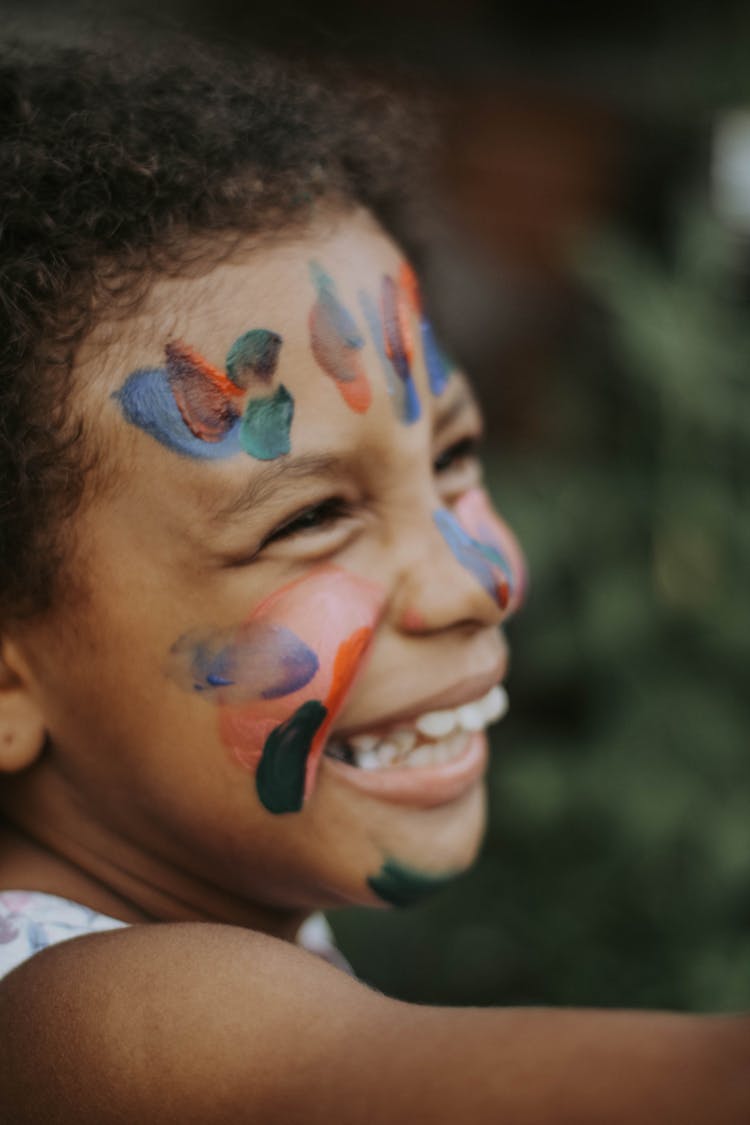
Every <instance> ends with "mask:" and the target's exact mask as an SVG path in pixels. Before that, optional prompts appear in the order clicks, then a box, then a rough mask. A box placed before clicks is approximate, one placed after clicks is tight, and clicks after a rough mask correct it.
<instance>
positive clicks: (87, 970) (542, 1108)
mask: <svg viewBox="0 0 750 1125" xmlns="http://www.w3.org/2000/svg"><path fill="white" fill-rule="evenodd" d="M0 1106H1V1107H2V1114H1V1116H2V1121H3V1122H4V1123H5V1125H31V1123H33V1125H39V1123H40V1122H44V1123H45V1125H58V1123H59V1125H63V1123H70V1125H109V1123H110V1122H111V1123H113V1125H114V1123H115V1122H117V1123H122V1122H134V1123H135V1122H137V1123H139V1125H140V1123H142V1122H149V1123H150V1122H154V1123H156V1122H158V1123H159V1125H171V1123H175V1125H177V1123H179V1125H193V1123H194V1125H214V1123H217V1125H218V1123H221V1125H224V1123H227V1125H229V1123H232V1125H241V1123H243V1122H248V1123H250V1122H263V1123H264V1125H275V1123H279V1125H294V1123H296V1122H299V1123H300V1125H302V1123H304V1125H318V1123H320V1125H323V1123H326V1125H330V1123H331V1122H336V1123H337V1125H339V1123H341V1125H348V1123H352V1125H354V1123H360V1122H361V1123H362V1125H380V1123H382V1125H398V1123H400V1122H404V1125H406V1123H408V1125H413V1123H415V1122H423V1121H424V1122H430V1123H432V1122H435V1123H438V1125H439V1123H442V1122H445V1123H446V1125H455V1123H456V1122H459V1121H465V1122H470V1123H471V1125H484V1123H485V1122H486V1123H488V1125H489V1123H492V1125H498V1123H503V1122H507V1123H508V1125H532V1123H533V1125H589V1123H590V1125H621V1123H622V1125H625V1123H628V1125H630V1123H633V1125H635V1123H636V1122H637V1123H638V1125H646V1123H649V1122H654V1125H657V1123H658V1125H665V1123H667V1122H679V1123H680V1125H693V1123H698V1122H700V1123H706V1125H709V1123H710V1125H716V1123H717V1122H721V1123H722V1125H733V1123H735V1122H736V1123H737V1125H747V1122H748V1121H750V1020H748V1019H746V1018H744V1017H743V1018H741V1017H695V1016H679V1015H669V1014H656V1013H655V1014H645V1013H635V1012H603V1011H602V1012H596V1011H576V1010H542V1009H487V1010H475V1009H446V1008H431V1007H418V1006H415V1005H410V1004H402V1003H400V1002H397V1001H394V1000H389V999H387V998H385V997H383V996H381V995H379V994H378V993H375V992H373V991H371V990H370V989H368V988H366V987H365V986H364V985H362V984H360V983H358V982H357V981H354V980H351V979H350V978H348V977H347V976H346V975H345V974H343V973H340V972H338V971H337V970H335V969H332V968H330V967H329V966H328V965H326V964H324V963H323V962H320V961H318V960H317V959H316V958H315V957H313V956H312V955H310V954H306V953H304V952H302V951H300V950H298V949H296V948H294V947H292V946H288V945H286V944H284V943H282V942H279V941H275V940H273V939H271V938H266V937H263V936H261V935H258V934H253V933H248V932H247V931H243V930H240V929H235V928H231V927H224V926H213V925H202V924H184V925H159V926H142V927H134V928H132V929H129V930H122V931H115V932H112V933H107V934H101V935H96V936H91V937H85V938H81V939H78V940H76V941H72V942H68V943H65V944H63V945H59V946H56V947H53V948H51V949H49V950H47V951H45V952H43V953H41V954H39V955H38V956H36V957H34V958H33V959H32V960H30V961H28V962H26V963H25V964H24V965H22V966H21V967H20V968H19V969H17V970H16V971H15V972H14V973H12V974H11V975H10V976H9V977H7V978H6V980H5V981H4V982H3V983H2V984H0Z"/></svg>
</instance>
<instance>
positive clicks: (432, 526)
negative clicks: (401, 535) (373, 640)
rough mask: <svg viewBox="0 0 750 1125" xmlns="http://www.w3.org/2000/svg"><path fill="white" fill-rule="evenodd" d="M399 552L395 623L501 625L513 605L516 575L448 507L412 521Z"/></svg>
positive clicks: (422, 627) (419, 628)
mask: <svg viewBox="0 0 750 1125" xmlns="http://www.w3.org/2000/svg"><path fill="white" fill-rule="evenodd" d="M408 540H409V541H408V548H407V549H406V550H404V551H403V553H402V555H401V566H400V568H399V573H398V576H397V586H396V593H395V596H394V599H393V603H392V605H393V614H394V621H395V622H396V624H397V626H398V628H400V629H401V630H403V631H405V632H408V633H430V632H442V631H444V630H447V629H455V628H466V627H472V626H473V627H474V628H481V627H487V626H497V625H500V624H502V622H503V621H504V620H505V618H506V617H507V616H508V614H509V612H510V611H511V610H512V609H513V608H514V606H515V598H514V593H513V589H512V579H511V580H509V577H510V576H509V575H508V573H507V571H506V570H504V569H503V567H502V566H500V565H498V563H497V562H496V561H495V560H493V558H492V555H491V552H486V551H485V550H484V549H483V546H482V545H481V544H480V543H478V542H477V541H476V540H474V539H472V537H471V536H470V535H469V534H468V533H467V532H466V530H465V529H464V528H463V527H462V526H461V524H460V523H459V521H458V519H457V518H456V516H455V515H454V514H453V513H451V512H450V511H448V510H447V509H446V508H439V507H438V508H435V510H433V511H432V512H430V513H429V517H428V518H427V519H425V520H420V521H419V522H418V523H417V522H416V521H415V523H414V524H413V525H412V527H411V529H410V530H409V533H408Z"/></svg>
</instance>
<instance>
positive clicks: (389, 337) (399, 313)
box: [380, 275, 422, 425]
mask: <svg viewBox="0 0 750 1125" xmlns="http://www.w3.org/2000/svg"><path fill="white" fill-rule="evenodd" d="M380 310H381V316H382V320H383V339H384V347H385V354H386V355H387V357H388V359H389V361H390V363H391V365H392V367H393V370H394V371H395V372H396V374H397V375H398V377H399V379H400V380H401V383H402V387H403V391H402V399H401V420H402V421H403V422H406V424H407V425H411V423H412V422H417V421H418V420H419V417H420V415H421V413H422V408H421V406H420V403H419V396H418V395H417V388H416V386H415V385H414V379H413V377H412V363H413V362H414V339H413V336H412V331H411V324H410V323H409V309H408V304H407V301H406V296H405V294H404V293H403V291H402V289H401V288H400V286H398V285H397V284H396V282H395V281H394V280H393V278H392V277H388V276H387V275H386V276H385V277H384V278H383V279H382V281H381V284H380Z"/></svg>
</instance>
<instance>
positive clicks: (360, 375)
mask: <svg viewBox="0 0 750 1125" xmlns="http://www.w3.org/2000/svg"><path fill="white" fill-rule="evenodd" d="M309 324H310V345H311V347H312V353H313V356H314V357H315V361H316V363H317V364H318V366H319V367H321V368H322V369H323V371H325V373H326V375H329V376H330V377H331V379H333V381H334V383H335V384H336V386H337V387H338V389H339V391H340V392H341V397H342V398H343V400H344V402H345V403H346V404H347V406H349V407H350V408H351V409H352V410H353V411H355V413H356V414H364V413H365V411H366V410H367V409H368V407H369V406H370V403H371V402H372V388H371V387H370V382H369V380H368V378H367V374H366V372H365V369H364V367H363V365H362V360H361V358H360V355H359V350H358V349H357V348H354V347H351V346H349V345H348V344H346V342H345V341H344V340H342V339H341V337H340V335H339V333H338V332H337V331H336V326H335V325H334V324H332V323H331V320H330V318H329V317H328V315H327V313H326V310H325V307H324V306H323V305H322V304H321V303H320V302H316V303H315V304H314V305H313V307H312V309H311V310H310V319H309Z"/></svg>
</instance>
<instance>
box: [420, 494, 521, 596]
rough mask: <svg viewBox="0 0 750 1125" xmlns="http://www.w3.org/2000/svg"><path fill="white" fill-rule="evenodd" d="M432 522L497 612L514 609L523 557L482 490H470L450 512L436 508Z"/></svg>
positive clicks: (519, 585)
mask: <svg viewBox="0 0 750 1125" xmlns="http://www.w3.org/2000/svg"><path fill="white" fill-rule="evenodd" d="M433 518H434V520H435V523H436V524H437V527H438V529H439V531H440V533H441V535H442V536H443V539H444V540H445V542H446V543H447V545H448V546H449V547H450V549H451V551H452V553H453V555H454V557H455V559H456V560H457V561H458V562H459V563H461V565H462V566H463V567H465V568H466V570H468V571H469V572H470V573H471V574H473V575H474V577H475V578H476V579H477V581H478V582H479V583H480V585H481V586H482V587H483V588H484V589H485V590H486V592H487V593H488V594H489V595H490V597H492V598H494V600H495V601H496V602H497V603H498V605H499V606H500V608H501V609H503V610H506V611H508V612H512V611H513V610H515V609H517V608H518V606H519V604H520V602H521V599H522V596H523V590H524V586H525V573H526V572H525V566H524V563H523V555H522V554H521V550H520V547H519V546H518V544H517V542H516V540H515V537H514V536H513V535H512V533H511V532H510V531H509V529H508V528H507V527H506V526H505V525H504V524H503V523H502V522H501V521H500V519H499V518H498V517H497V515H496V514H495V512H494V510H493V508H492V504H491V503H490V500H489V498H488V496H487V494H486V492H485V491H484V489H481V488H474V489H470V490H469V491H468V492H466V493H464V495H463V496H462V497H461V498H460V499H459V500H458V501H457V503H456V505H455V507H454V509H453V511H452V512H450V511H448V510H447V509H446V508H440V509H438V510H437V511H436V512H435V513H434V516H433Z"/></svg>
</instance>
